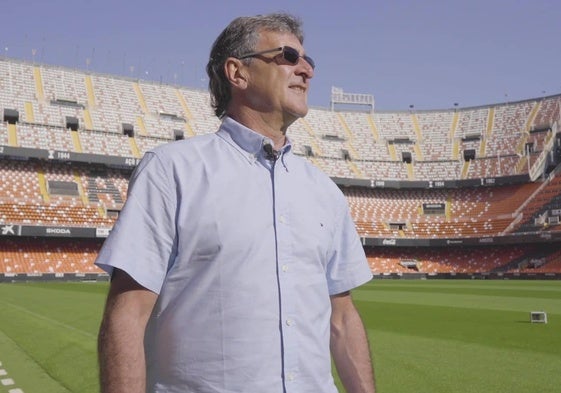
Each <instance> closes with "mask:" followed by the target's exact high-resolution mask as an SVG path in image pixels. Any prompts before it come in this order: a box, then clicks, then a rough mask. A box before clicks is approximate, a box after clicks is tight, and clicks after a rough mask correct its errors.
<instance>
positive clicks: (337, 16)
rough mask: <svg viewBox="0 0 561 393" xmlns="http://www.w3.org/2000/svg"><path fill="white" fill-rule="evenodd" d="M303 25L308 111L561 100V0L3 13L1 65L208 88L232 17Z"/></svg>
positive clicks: (16, 8)
mask: <svg viewBox="0 0 561 393" xmlns="http://www.w3.org/2000/svg"><path fill="white" fill-rule="evenodd" d="M274 11H287V12H290V13H293V14H295V15H298V16H299V17H300V18H301V19H302V20H303V22H304V29H305V33H306V39H305V43H304V46H305V47H306V51H307V53H308V54H309V55H310V56H312V57H313V58H314V60H315V61H316V64H317V68H316V75H315V77H314V79H313V80H312V90H311V92H310V100H309V102H310V105H313V106H320V107H328V106H329V96H330V92H331V86H336V87H340V88H342V89H343V90H344V91H345V92H351V93H365V94H372V95H373V96H374V98H375V100H376V108H377V109H379V110H405V109H409V107H410V105H414V107H415V108H417V109H445V108H451V107H453V104H454V103H458V104H459V106H460V107H467V106H476V105H484V104H491V103H498V102H504V101H516V100H521V99H526V98H534V97H540V96H543V95H553V94H559V93H561V78H560V76H561V1H558V0H533V1H529V0H528V1H526V0H510V1H507V0H465V1H454V0H450V1H439V0H426V1H407V0H393V1H375V0H371V1H367V0H346V1H328V0H324V1H316V0H314V1H305V0H285V1H283V2H278V1H276V2H267V1H258V0H251V1H241V0H239V1H226V0H211V1H189V0H183V1H180V0H159V1H156V0H150V1H147V0H136V1H120V0H95V1H93V0H73V1H70V0H18V1H11V2H9V4H5V6H4V7H2V11H1V15H2V16H1V19H0V21H1V22H0V48H1V51H2V53H1V54H2V55H5V56H8V57H14V58H18V59H25V60H29V61H32V60H34V61H36V62H41V63H47V64H54V65H62V66H68V67H73V68H78V69H83V70H86V69H90V70H92V71H96V72H103V73H110V74H117V75H125V76H132V77H135V78H142V79H151V80H156V81H162V82H165V83H177V84H181V85H184V86H187V87H192V88H206V85H207V80H206V75H205V72H204V67H205V64H206V61H207V58H208V53H209V48H210V46H211V44H212V42H213V41H214V39H215V38H216V36H217V35H218V34H219V33H220V31H221V30H222V29H223V28H224V26H225V25H226V24H227V23H228V22H230V20H232V19H233V18H234V17H236V16H239V15H253V14H258V13H268V12H274Z"/></svg>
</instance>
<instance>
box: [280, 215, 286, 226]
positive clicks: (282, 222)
mask: <svg viewBox="0 0 561 393" xmlns="http://www.w3.org/2000/svg"><path fill="white" fill-rule="evenodd" d="M279 221H280V222H281V224H284V221H285V219H284V216H280V217H279Z"/></svg>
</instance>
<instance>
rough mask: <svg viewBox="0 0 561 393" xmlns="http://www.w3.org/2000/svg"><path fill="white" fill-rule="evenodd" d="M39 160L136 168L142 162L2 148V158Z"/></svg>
mask: <svg viewBox="0 0 561 393" xmlns="http://www.w3.org/2000/svg"><path fill="white" fill-rule="evenodd" d="M2 156H5V157H13V158H16V159H18V158H37V159H43V160H55V161H65V162H68V161H70V162H81V163H87V164H104V165H108V166H116V167H124V168H134V167H135V166H137V165H138V163H139V162H140V158H136V157H119V156H106V155H103V154H90V153H75V152H71V151H63V150H46V149H33V148H29V147H13V146H4V145H1V146H0V157H2Z"/></svg>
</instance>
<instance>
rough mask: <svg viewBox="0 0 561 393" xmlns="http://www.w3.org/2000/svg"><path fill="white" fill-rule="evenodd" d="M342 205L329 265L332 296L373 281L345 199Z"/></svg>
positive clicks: (328, 272) (330, 292) (328, 273)
mask: <svg viewBox="0 0 561 393" xmlns="http://www.w3.org/2000/svg"><path fill="white" fill-rule="evenodd" d="M340 204H341V207H340V210H339V211H340V218H339V220H338V224H337V229H336V231H335V235H334V238H333V244H332V250H331V253H330V259H329V261H328V264H327V282H328V286H329V294H330V295H336V294H338V293H342V292H346V291H349V290H351V289H353V288H356V287H358V286H360V285H362V284H364V283H366V282H368V281H370V280H371V279H372V271H371V269H370V266H369V265H368V261H367V259H366V255H365V253H364V248H363V246H362V243H361V241H360V237H359V236H358V233H357V231H356V227H355V224H354V222H353V220H352V217H351V215H350V212H349V208H348V205H347V202H346V200H345V199H344V197H343V200H342V202H340Z"/></svg>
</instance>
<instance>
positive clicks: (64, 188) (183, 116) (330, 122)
mask: <svg viewBox="0 0 561 393" xmlns="http://www.w3.org/2000/svg"><path fill="white" fill-rule="evenodd" d="M0 111H1V112H0V115H1V116H2V118H1V119H0V312H1V314H2V316H1V318H0V321H1V322H0V382H1V383H0V393H8V392H9V393H22V392H26V393H27V392H37V391H40V392H43V393H48V392H95V391H97V389H98V387H97V386H98V385H97V379H96V378H97V376H96V375H97V374H96V373H97V371H96V354H95V350H96V349H95V346H96V344H95V341H96V334H97V329H98V327H99V321H100V318H101V312H102V307H103V301H104V299H105V294H106V292H107V288H108V285H107V281H108V277H107V275H106V274H105V273H103V272H102V271H101V270H99V269H98V268H96V267H95V266H94V264H93V262H94V260H95V258H96V255H97V253H98V251H99V250H100V247H101V245H102V244H103V241H104V239H105V238H106V237H107V236H108V234H109V233H110V231H111V228H112V226H113V224H114V223H115V220H116V219H117V217H118V216H119V213H120V210H121V208H122V206H123V204H124V202H125V201H126V198H127V185H128V179H129V177H130V175H131V173H132V171H133V170H134V168H135V166H136V165H137V164H138V163H139V161H140V159H141V158H142V156H143V155H144V153H145V152H146V151H148V150H150V149H152V148H154V147H156V146H158V145H161V144H165V143H171V142H173V141H175V140H179V139H186V138H191V137H193V136H197V135H202V134H205V133H209V132H214V131H215V130H216V129H217V127H218V125H219V120H218V119H217V118H216V117H215V116H214V114H213V112H212V108H211V106H210V98H209V94H208V92H207V91H206V90H199V89H195V88H188V87H185V86H178V85H172V84H165V83H158V82H154V81H147V80H141V79H136V78H127V77H123V76H116V75H108V74H102V73H96V72H92V71H84V70H76V69H71V68H65V67H60V66H53V65H47V64H40V63H36V62H28V61H24V60H16V59H10V58H7V57H4V58H1V59H0ZM560 123H561V95H551V96H542V97H539V98H533V97H528V98H527V99H525V100H521V101H516V102H499V103H483V104H482V105H481V106H476V107H459V106H457V105H454V106H453V107H452V108H447V109H442V110H417V109H415V108H414V107H410V108H409V110H405V111H378V110H376V108H375V103H374V98H373V97H372V96H370V95H367V94H359V93H349V92H345V91H343V90H342V89H340V88H336V87H334V88H333V89H332V94H331V105H330V107H329V108H315V107H312V108H310V110H309V112H308V115H307V116H306V117H305V118H302V119H299V120H298V121H297V122H295V123H294V124H293V125H292V126H291V128H290V130H289V132H288V135H289V136H290V139H291V140H292V142H293V144H294V148H295V151H296V154H298V155H300V156H302V157H304V158H305V159H306V160H309V161H310V162H311V163H312V164H314V165H315V166H317V167H319V168H320V169H322V170H323V171H324V172H326V173H327V174H328V175H329V176H330V177H331V178H332V179H333V181H334V182H335V183H336V184H337V185H338V186H339V187H340V188H341V190H342V191H343V193H344V195H345V196H346V198H347V200H348V203H349V206H350V209H351V213H352V217H353V219H354V222H355V224H356V228H357V231H358V233H359V235H360V237H361V240H362V243H363V246H364V249H365V252H366V255H367V257H368V260H369V263H370V267H371V269H372V272H373V274H374V280H373V281H372V282H371V283H369V284H367V285H365V286H364V287H363V288H360V289H359V290H357V291H356V293H355V294H354V297H355V300H356V302H357V306H359V308H360V310H361V312H362V314H363V317H364V319H365V324H366V325H367V328H368V333H369V336H370V338H371V341H372V343H371V344H372V346H373V353H374V358H375V367H376V368H377V378H378V385H379V390H380V391H381V392H398V391H399V392H451V391H454V392H481V391H491V392H526V391H530V390H532V391H537V392H554V391H558V389H559V386H561V379H560V377H559V373H558V370H559V368H560V367H561V355H560V348H561V338H560V335H559V326H560V325H561V322H559V319H560V317H561V305H560V304H561V302H559V300H561V289H560V287H559V281H558V280H559V279H561V223H560V219H561V173H560V171H561V167H560V164H561V131H560V130H559V127H560ZM419 384H421V386H423V388H419ZM425 388H426V389H425Z"/></svg>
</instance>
